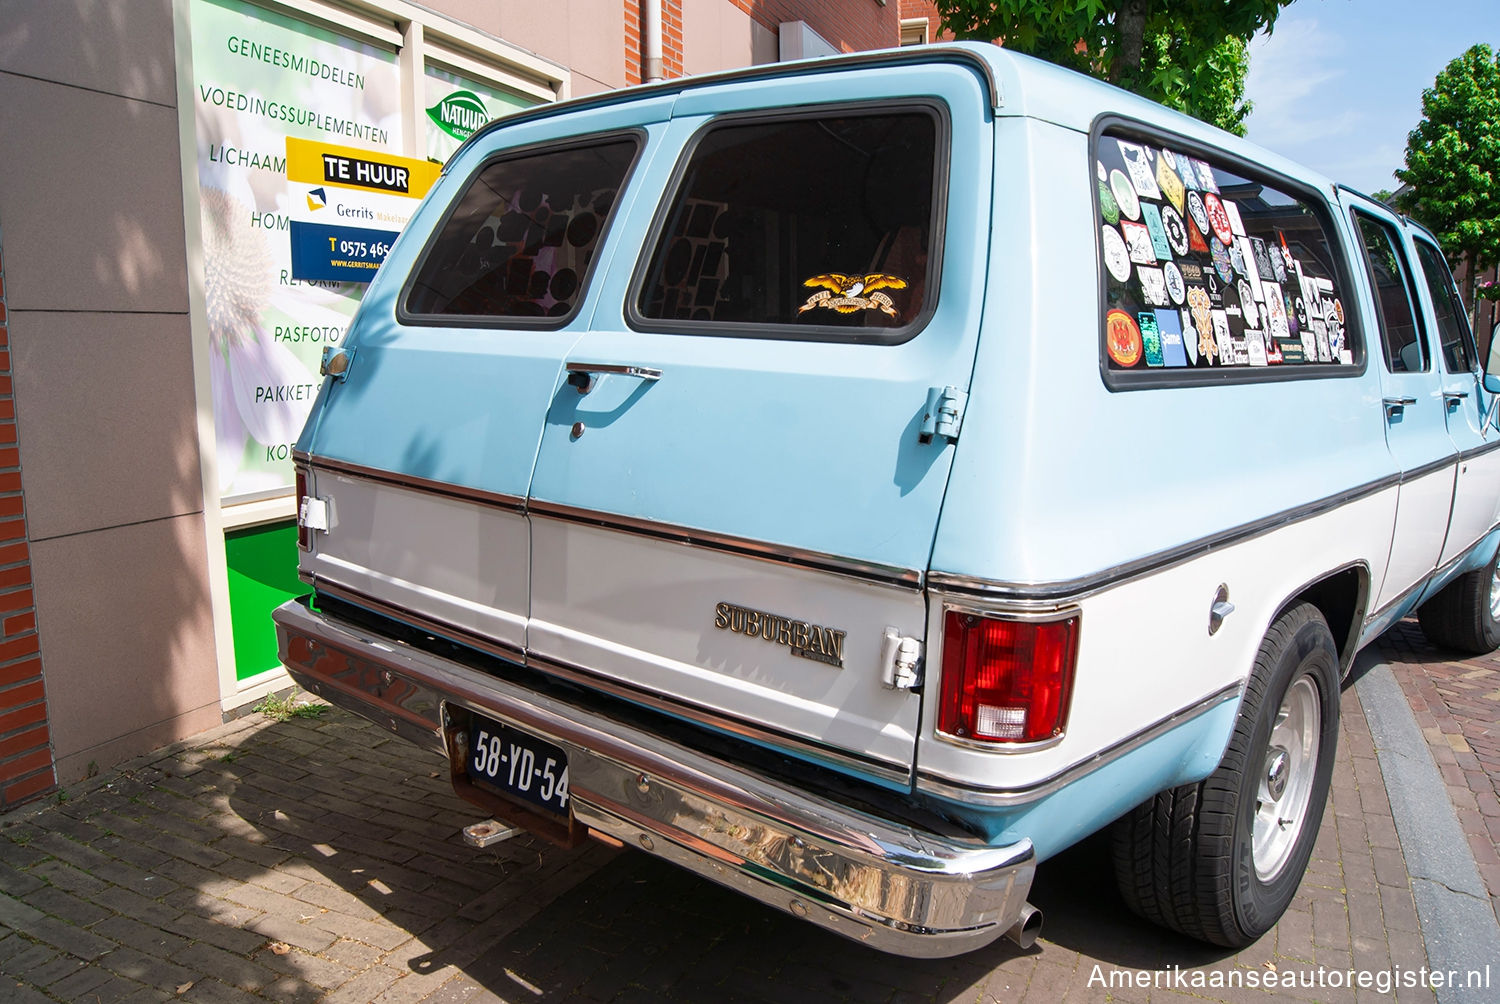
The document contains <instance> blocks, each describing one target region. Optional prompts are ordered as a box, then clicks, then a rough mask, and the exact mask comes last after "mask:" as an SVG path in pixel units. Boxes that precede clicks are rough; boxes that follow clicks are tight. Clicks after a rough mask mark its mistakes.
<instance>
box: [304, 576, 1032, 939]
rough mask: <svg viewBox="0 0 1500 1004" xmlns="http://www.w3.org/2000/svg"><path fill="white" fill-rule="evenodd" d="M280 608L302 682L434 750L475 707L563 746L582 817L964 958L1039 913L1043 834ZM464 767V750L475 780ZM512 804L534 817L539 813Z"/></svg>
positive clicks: (781, 905) (820, 914) (820, 909)
mask: <svg viewBox="0 0 1500 1004" xmlns="http://www.w3.org/2000/svg"><path fill="white" fill-rule="evenodd" d="M274 616H275V620H276V633H277V641H278V644H279V648H280V654H281V660H282V662H284V663H285V664H286V666H287V669H288V670H289V671H290V673H291V675H292V677H293V678H294V679H295V680H296V681H297V682H298V683H299V684H301V685H302V686H303V687H304V688H306V689H307V690H309V691H311V692H312V693H315V694H317V695H319V696H321V697H323V698H324V699H326V700H327V701H329V702H330V703H332V704H336V705H338V706H340V707H343V708H346V709H348V710H350V711H352V712H354V713H355V714H358V715H360V716H362V717H364V718H367V719H369V720H371V721H373V722H375V723H376V724H379V725H382V726H384V727H386V728H388V729H390V730H392V731H394V732H396V733H397V734H399V735H402V736H404V737H406V738H408V739H411V740H413V741H414V742H417V743H418V744H420V745H422V746H424V747H426V748H428V749H431V750H433V751H435V752H445V749H446V746H447V742H446V738H445V737H446V736H447V735H449V734H450V733H451V732H452V731H453V730H452V729H451V728H449V727H448V726H449V725H450V723H452V722H455V721H462V720H466V719H467V715H468V713H469V712H477V713H480V714H483V715H485V716H487V717H490V718H493V719H496V720H498V721H501V722H504V723H506V724H508V725H511V726H513V727H515V728H518V729H522V730H524V731H526V732H529V733H531V734H533V735H536V736H540V737H542V738H544V739H546V740H547V741H549V742H551V743H554V744H556V745H557V746H559V747H561V748H562V749H563V750H564V751H565V752H566V753H567V755H568V764H569V771H570V782H569V791H570V809H571V812H572V820H571V822H572V824H573V827H574V828H582V827H587V828H588V829H589V830H590V831H593V832H594V833H596V834H599V835H602V836H603V837H604V838H606V839H608V840H609V842H611V843H613V842H615V841H619V842H620V843H624V844H628V845H630V846H633V847H637V848H641V849H643V850H646V851H647V852H648V853H651V854H654V855H656V856H657V857H660V858H664V859H666V860H668V861H672V862H674V863H676V864H678V865H681V866H682V867H684V868H687V869H689V870H690V871H693V872H695V873H697V874H699V875H702V876H704V877H705V878H708V879H711V880H713V881H715V882H718V883H720V884H721V885H725V886H728V887H729V888H732V889H735V890H737V891H738V892H741V893H744V894H745V895H747V896H750V897H752V898H753V899H756V900H759V901H760V902H762V903H765V904H767V905H768V906H772V907H774V908H777V909H780V910H784V911H786V912H789V913H791V914H793V915H794V916H797V917H800V918H802V919H805V920H808V921H810V922H812V923H814V924H817V925H818V926H820V927H823V928H826V929H828V930H831V931H834V932H836V933H838V934H842V935H844V936H845V937H849V938H852V939H854V940H856V941H860V942H863V943H865V944H868V945H870V946H871V947H873V948H877V949H880V950H882V951H886V952H893V953H896V954H899V955H906V956H911V957H920V958H938V957H943V956H949V955H957V954H959V953H962V952H967V951H971V950H973V949H975V948H979V947H980V946H982V945H985V944H987V943H989V942H990V941H993V940H994V939H996V938H997V937H999V936H1000V935H1002V934H1004V933H1006V932H1007V931H1009V930H1011V929H1013V928H1016V927H1017V925H1018V924H1020V923H1022V921H1023V920H1024V917H1025V915H1026V912H1027V904H1026V896H1027V894H1028V893H1029V892H1030V889H1031V881H1032V877H1033V875H1034V873H1035V856H1034V853H1033V851H1032V846H1031V843H1030V841H1028V840H1021V841H1019V842H1018V843H1015V844H1011V845H1009V846H1004V847H990V846H986V845H984V844H981V843H978V842H976V841H964V840H960V839H955V838H952V837H947V836H941V835H938V834H933V833H928V832H924V831H921V830H917V829H914V828H913V827H911V826H908V825H905V824H902V823H897V822H892V821H889V820H885V819H881V818H878V817H876V816H873V815H869V814H866V813H862V812H858V811H856V810H854V809H850V808H847V807H844V806H841V805H837V804H832V803H829V802H827V801H820V800H816V799H814V798H811V797H809V796H808V795H806V794H804V793H802V792H800V791H798V790H797V789H795V788H793V787H790V786H787V785H784V784H781V783H779V782H778V781H777V780H776V779H774V778H770V777H764V776H760V775H757V774H752V773H749V772H747V771H745V770H743V769H741V768H738V767H736V766H734V765H732V764H729V763H726V762H724V761H721V760H718V759H716V758H713V757H710V756H706V755H704V754H702V753H698V752H696V751H694V750H691V749H688V748H687V747H684V746H681V745H679V744H676V743H673V742H669V741H667V740H664V739H662V738H660V737H657V736H653V735H651V734H649V733H647V732H644V731H641V730H639V729H636V728H633V727H630V726H626V725H622V724H621V723H619V722H615V721H611V720H608V719H605V718H603V717H601V716H599V715H597V714H595V713H593V712H589V711H584V710H582V709H579V708H576V707H572V706H570V705H567V704H565V703H562V702H560V701H557V700H554V699H552V698H550V697H546V696H543V695H539V694H536V693H533V692H530V691H527V690H525V689H523V688H520V687H517V686H515V685H514V684H511V683H508V682H506V681H503V680H498V679H496V678H495V677H493V676H489V675H487V674H484V673H481V672H479V671H477V670H475V669H472V668H469V667H467V666H464V665H463V664H462V663H460V662H457V661H454V660H450V659H445V658H442V657H440V656H437V655H433V654H431V653H429V652H425V651H422V650H420V649H416V648H413V647H411V646H409V645H407V644H405V643H403V642H400V641H397V640H395V639H393V638H389V637H385V636H383V635H380V634H378V633H376V632H372V631H370V630H368V629H366V628H363V627H357V626H355V625H352V624H349V623H347V622H343V621H340V620H337V619H335V618H332V617H329V616H328V615H326V614H323V613H319V612H317V611H314V610H312V609H310V608H309V607H308V605H307V602H306V600H305V599H304V600H294V601H292V602H289V603H286V604H284V605H282V606H281V607H280V608H278V609H277V610H276V612H275V615H274ZM454 759H458V758H452V759H450V762H453V760H454ZM462 770H463V765H462V763H458V764H457V765H456V768H455V780H456V781H458V782H460V787H462V782H461V775H462ZM465 794H466V796H467V794H469V793H465ZM487 807H489V808H492V809H493V808H494V806H487ZM506 815H507V816H510V817H512V821H513V822H525V818H524V817H525V813H524V811H521V812H515V813H506ZM502 818H505V817H502Z"/></svg>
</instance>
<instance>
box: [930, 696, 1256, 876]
mask: <svg viewBox="0 0 1500 1004" xmlns="http://www.w3.org/2000/svg"><path fill="white" fill-rule="evenodd" d="M1239 706H1240V702H1239V698H1238V697H1231V698H1228V699H1226V700H1225V701H1223V702H1222V703H1220V704H1217V705H1215V706H1214V707H1212V708H1210V709H1209V710H1208V711H1205V712H1204V713H1203V714H1201V715H1197V716H1196V717H1193V718H1190V719H1188V720H1187V721H1184V722H1182V723H1180V724H1178V725H1176V726H1174V727H1172V728H1171V729H1169V730H1167V731H1166V732H1164V733H1162V734H1161V735H1159V736H1157V737H1155V738H1153V739H1151V740H1149V741H1148V742H1146V743H1144V744H1142V745H1141V746H1138V747H1136V748H1135V749H1133V750H1131V751H1130V752H1128V753H1126V754H1124V755H1123V756H1120V757H1119V758H1118V759H1115V760H1112V761H1111V762H1109V763H1107V764H1105V765H1104V766H1103V767H1100V768H1098V769H1097V770H1095V771H1093V772H1091V773H1088V774H1085V775H1084V776H1082V777H1081V778H1079V779H1078V780H1076V781H1072V782H1070V783H1068V784H1066V785H1064V786H1063V787H1062V788H1059V789H1058V790H1057V791H1055V792H1053V793H1051V794H1048V795H1044V796H1042V797H1041V798H1038V799H1036V800H1035V801H1033V802H1027V803H1025V804H1022V805H1016V806H1007V807H1005V808H991V809H983V808H978V807H976V806H974V805H971V804H968V803H959V802H945V803H943V809H944V811H946V812H950V813H952V814H953V815H954V816H956V817H958V818H960V819H963V820H965V821H966V822H968V823H969V824H970V825H972V826H975V827H977V828H978V829H979V830H980V832H981V833H982V834H983V835H984V837H985V838H986V839H987V840H988V841H989V842H990V843H991V844H994V845H996V846H1004V845H1007V844H1013V843H1015V842H1016V841H1017V840H1020V839H1021V838H1023V837H1025V838H1028V839H1030V840H1031V842H1032V844H1033V845H1035V847H1036V855H1037V860H1039V861H1045V860H1046V859H1047V858H1050V857H1052V856H1053V855H1054V854H1057V853H1058V852H1059V851H1062V850H1064V849H1066V848H1067V847H1070V846H1072V845H1073V844H1074V843H1076V842H1078V841H1079V840H1082V839H1083V838H1084V837H1086V836H1088V835H1089V834H1090V833H1093V832H1094V831H1095V830H1097V829H1099V828H1100V827H1101V826H1105V825H1107V824H1108V823H1110V822H1111V821H1113V820H1115V819H1117V818H1119V817H1120V816H1121V815H1123V814H1124V813H1126V812H1127V811H1129V810H1130V809H1131V808H1133V807H1135V806H1136V805H1139V804H1140V803H1141V802H1142V801H1144V800H1145V799H1147V798H1150V797H1151V796H1152V795H1154V794H1156V793H1157V792H1159V791H1165V790H1166V789H1168V788H1173V787H1176V786H1177V785H1180V784H1192V783H1193V782H1195V781H1201V780H1203V779H1204V778H1205V777H1208V775H1210V774H1212V773H1213V772H1214V769H1215V768H1216V767H1218V765H1219V760H1220V759H1221V758H1222V757H1223V755H1224V750H1225V748H1226V747H1227V746H1228V745H1229V737H1230V736H1231V735H1232V734H1233V732H1234V720H1235V715H1236V714H1237V713H1238V711H1239Z"/></svg>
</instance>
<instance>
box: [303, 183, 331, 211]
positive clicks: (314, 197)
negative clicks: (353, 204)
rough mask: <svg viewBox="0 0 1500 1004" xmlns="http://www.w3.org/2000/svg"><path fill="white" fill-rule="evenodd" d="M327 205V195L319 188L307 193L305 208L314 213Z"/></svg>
mask: <svg viewBox="0 0 1500 1004" xmlns="http://www.w3.org/2000/svg"><path fill="white" fill-rule="evenodd" d="M327 205H328V193H327V192H325V191H324V190H323V189H321V188H314V189H313V190H312V191H310V192H308V193H307V208H308V209H311V210H313V211H314V212H316V211H317V210H319V209H323V208H325V207H326V206H327Z"/></svg>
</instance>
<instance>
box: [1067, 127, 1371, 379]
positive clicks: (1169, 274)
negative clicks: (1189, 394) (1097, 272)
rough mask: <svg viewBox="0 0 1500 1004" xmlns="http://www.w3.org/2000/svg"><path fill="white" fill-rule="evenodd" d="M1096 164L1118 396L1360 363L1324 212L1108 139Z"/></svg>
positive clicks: (1214, 164) (1138, 143)
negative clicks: (1140, 386)
mask: <svg viewBox="0 0 1500 1004" xmlns="http://www.w3.org/2000/svg"><path fill="white" fill-rule="evenodd" d="M1095 154H1096V157H1095V161H1094V165H1093V167H1094V175H1095V177H1094V181H1095V182H1096V190H1097V195H1096V197H1095V204H1096V205H1097V207H1098V211H1099V219H1098V223H1099V234H1100V244H1099V250H1100V256H1101V259H1102V266H1103V267H1102V270H1101V271H1102V272H1103V274H1104V292H1105V295H1104V324H1103V327H1104V331H1103V336H1102V337H1103V345H1102V355H1103V359H1104V367H1105V376H1106V382H1108V383H1110V384H1111V386H1117V385H1124V386H1129V385H1131V384H1134V383H1138V382H1142V381H1143V380H1148V381H1149V382H1151V383H1152V384H1155V383H1159V382H1161V381H1163V380H1166V381H1170V380H1173V379H1183V380H1186V381H1188V382H1202V380H1203V379H1205V378H1207V379H1231V380H1232V379H1237V378H1253V377H1257V376H1263V377H1270V376H1271V375H1272V372H1271V371H1275V374H1276V375H1291V374H1293V373H1294V372H1296V371H1298V370H1299V369H1303V368H1307V367H1312V366H1317V365H1320V364H1321V365H1323V366H1325V367H1326V369H1325V370H1324V371H1323V372H1336V371H1337V368H1339V367H1348V368H1350V369H1351V370H1352V369H1353V367H1354V366H1356V365H1357V364H1359V363H1362V362H1363V360H1362V359H1360V358H1358V356H1357V349H1356V348H1355V346H1356V344H1357V339H1352V338H1350V337H1349V334H1348V330H1347V328H1346V321H1345V313H1344V290H1343V289H1342V288H1341V285H1342V283H1341V279H1340V276H1341V275H1343V274H1345V273H1344V272H1343V270H1342V268H1341V267H1340V265H1341V263H1340V262H1339V261H1338V260H1337V259H1336V258H1335V251H1334V247H1335V246H1336V245H1335V243H1334V242H1332V241H1330V240H1329V236H1328V235H1329V232H1330V226H1331V220H1330V218H1329V216H1328V214H1327V210H1326V208H1324V207H1322V205H1321V203H1315V202H1314V201H1313V199H1311V198H1309V197H1308V196H1305V195H1302V194H1300V193H1298V192H1296V191H1295V189H1294V188H1293V186H1291V185H1289V184H1287V185H1283V184H1281V183H1272V182H1269V181H1265V180H1261V179H1257V178H1252V177H1247V176H1245V175H1244V174H1240V173H1237V171H1238V170H1240V169H1239V168H1236V169H1235V170H1231V169H1230V168H1229V167H1228V166H1226V164H1225V163H1224V162H1222V159H1221V158H1217V157H1214V156H1213V155H1209V156H1207V157H1200V156H1198V155H1197V154H1196V153H1184V152H1182V151H1181V150H1180V149H1179V150H1174V149H1172V147H1170V146H1168V145H1166V144H1165V143H1163V142H1160V141H1158V140H1154V139H1145V138H1136V137H1124V136H1113V135H1102V136H1100V137H1099V139H1098V141H1097V143H1096V145H1095ZM1257 371H1261V372H1257ZM1309 372H1313V371H1311V370H1309ZM1137 374H1139V376H1137ZM1148 374H1150V376H1147V375H1148Z"/></svg>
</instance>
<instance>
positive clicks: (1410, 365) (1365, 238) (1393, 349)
mask: <svg viewBox="0 0 1500 1004" xmlns="http://www.w3.org/2000/svg"><path fill="white" fill-rule="evenodd" d="M1355 220H1356V221H1358V223H1359V236H1360V240H1361V241H1362V242H1363V243H1364V247H1365V264H1366V266H1367V267H1368V268H1369V270H1370V285H1371V287H1372V288H1373V289H1374V291H1375V306H1376V314H1377V315H1378V317H1379V319H1380V340H1381V342H1382V343H1383V344H1384V345H1385V363H1386V366H1387V367H1389V368H1390V371H1391V372H1392V373H1415V372H1419V371H1421V370H1425V369H1426V368H1427V350H1426V348H1425V346H1424V345H1423V344H1422V336H1421V332H1420V331H1419V330H1418V328H1417V315H1416V313H1415V312H1414V311H1413V310H1412V295H1411V292H1412V290H1411V284H1410V282H1409V281H1408V277H1407V274H1406V256H1405V255H1404V254H1402V252H1401V241H1400V239H1399V238H1398V237H1397V236H1396V231H1395V228H1394V227H1392V226H1391V225H1390V224H1388V223H1384V222H1382V221H1380V220H1376V219H1371V218H1370V217H1368V216H1365V215H1363V214H1361V213H1356V214H1355Z"/></svg>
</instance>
